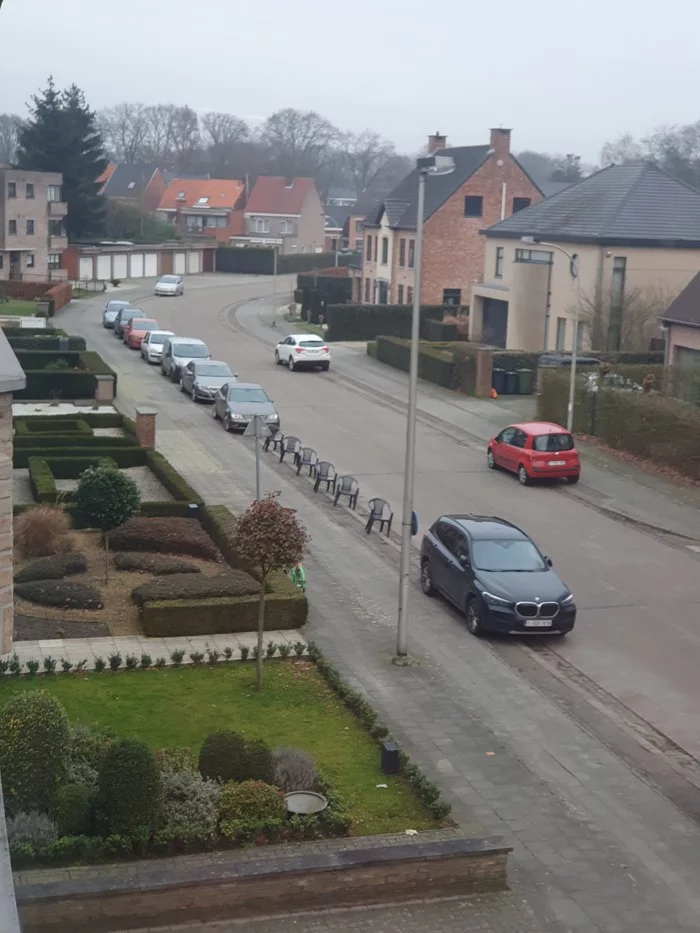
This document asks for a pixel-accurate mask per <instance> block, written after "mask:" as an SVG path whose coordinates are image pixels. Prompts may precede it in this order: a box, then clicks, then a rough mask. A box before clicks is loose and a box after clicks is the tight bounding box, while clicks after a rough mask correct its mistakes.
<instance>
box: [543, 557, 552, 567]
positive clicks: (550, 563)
mask: <svg viewBox="0 0 700 933" xmlns="http://www.w3.org/2000/svg"><path fill="white" fill-rule="evenodd" d="M544 562H545V564H546V565H547V566H548V567H551V566H553V565H552V558H551V557H545V559H544Z"/></svg>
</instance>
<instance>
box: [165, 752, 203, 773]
mask: <svg viewBox="0 0 700 933" xmlns="http://www.w3.org/2000/svg"><path fill="white" fill-rule="evenodd" d="M156 764H157V765H158V770H159V771H160V773H161V774H165V772H166V771H172V772H181V771H196V770H197V756H196V755H195V753H194V752H193V751H192V749H191V748H159V749H158V751H157V752H156Z"/></svg>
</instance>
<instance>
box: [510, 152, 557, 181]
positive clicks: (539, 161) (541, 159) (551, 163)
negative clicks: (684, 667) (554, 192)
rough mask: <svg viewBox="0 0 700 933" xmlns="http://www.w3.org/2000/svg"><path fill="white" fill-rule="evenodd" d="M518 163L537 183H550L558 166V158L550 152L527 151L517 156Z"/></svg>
mask: <svg viewBox="0 0 700 933" xmlns="http://www.w3.org/2000/svg"><path fill="white" fill-rule="evenodd" d="M517 159H518V162H520V164H521V165H522V167H523V168H524V169H525V171H526V172H528V173H529V174H530V175H531V176H532V177H533V178H534V179H535V180H536V181H549V179H550V178H551V177H552V172H553V171H554V169H555V167H556V164H557V157H556V156H555V155H551V154H550V153H548V152H535V151H534V150H532V149H525V150H524V151H523V152H519V153H518V155H517Z"/></svg>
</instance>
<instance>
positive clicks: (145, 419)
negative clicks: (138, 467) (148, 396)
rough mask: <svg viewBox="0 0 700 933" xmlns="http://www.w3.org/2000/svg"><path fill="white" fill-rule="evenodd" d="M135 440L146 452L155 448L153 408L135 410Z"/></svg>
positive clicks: (154, 411)
mask: <svg viewBox="0 0 700 933" xmlns="http://www.w3.org/2000/svg"><path fill="white" fill-rule="evenodd" d="M136 440H137V441H138V442H139V444H140V445H141V446H142V447H145V448H147V449H148V450H155V448H156V410H155V408H137V409H136Z"/></svg>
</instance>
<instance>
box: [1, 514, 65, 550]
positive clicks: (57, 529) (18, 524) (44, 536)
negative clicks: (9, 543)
mask: <svg viewBox="0 0 700 933" xmlns="http://www.w3.org/2000/svg"><path fill="white" fill-rule="evenodd" d="M70 529H71V522H70V518H69V517H68V515H67V514H66V513H65V512H64V511H62V510H61V509H58V508H55V507H54V506H51V505H36V506H34V507H33V508H31V509H27V510H26V511H25V512H22V514H21V515H19V516H17V518H16V519H15V523H14V529H13V532H14V541H15V544H16V545H17V547H19V549H20V551H21V552H22V554H23V556H24V557H47V556H48V555H50V554H59V553H62V552H65V551H70V549H71V544H72V539H71V535H70Z"/></svg>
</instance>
